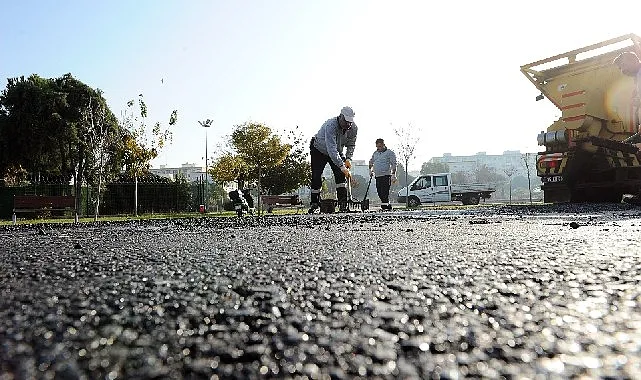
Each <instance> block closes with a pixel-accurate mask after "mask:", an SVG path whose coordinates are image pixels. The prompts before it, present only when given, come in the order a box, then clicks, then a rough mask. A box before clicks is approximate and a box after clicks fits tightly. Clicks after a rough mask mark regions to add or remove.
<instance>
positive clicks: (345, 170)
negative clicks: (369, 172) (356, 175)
mask: <svg viewBox="0 0 641 380" xmlns="http://www.w3.org/2000/svg"><path fill="white" fill-rule="evenodd" d="M341 171H342V172H343V174H344V175H345V178H352V173H350V172H349V169H347V167H345V166H343V167H342V168H341Z"/></svg>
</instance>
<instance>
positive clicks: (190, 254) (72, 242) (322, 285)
mask: <svg viewBox="0 0 641 380" xmlns="http://www.w3.org/2000/svg"><path fill="white" fill-rule="evenodd" d="M0 244H1V248H0V250H1V253H0V292H1V293H0V380H6V379H31V378H42V379H110V380H111V379H180V378H186V379H200V378H202V379H209V378H214V379H215V378H270V377H277V378H310V379H324V378H359V377H360V378H368V379H371V378H408V379H419V378H421V379H425V378H452V379H454V378H461V377H474V378H478V377H485V378H501V377H504V378H514V379H521V378H522V379H539V378H541V379H544V378H569V377H579V378H580V377H585V378H641V284H640V281H641V209H639V208H633V207H632V206H628V205H625V204H621V205H586V206H577V207H575V206H534V207H525V206H518V207H516V206H515V207H508V206H481V207H468V208H452V209H436V208H427V209H424V210H421V211H415V212H391V213H380V212H378V213H375V212H371V213H365V214H361V213H358V214H341V215H318V216H316V215H315V216H308V215H299V216H291V217H265V218H263V219H262V220H261V221H257V220H256V219H253V218H244V219H242V220H238V219H237V218H226V219H222V218H218V219H217V218H211V219H192V220H188V219H181V220H165V221H146V222H126V223H111V224H110V223H99V224H89V225H80V226H69V225H67V226H17V227H6V228H2V229H0Z"/></svg>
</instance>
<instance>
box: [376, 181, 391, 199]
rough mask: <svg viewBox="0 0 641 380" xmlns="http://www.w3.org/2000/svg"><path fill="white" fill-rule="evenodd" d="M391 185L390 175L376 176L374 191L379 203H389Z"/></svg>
mask: <svg viewBox="0 0 641 380" xmlns="http://www.w3.org/2000/svg"><path fill="white" fill-rule="evenodd" d="M391 186H392V176H391V175H383V176H380V177H376V192H377V193H378V197H379V198H381V203H383V204H387V203H389V189H390V187H391Z"/></svg>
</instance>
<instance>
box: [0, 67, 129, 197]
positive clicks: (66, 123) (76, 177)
mask: <svg viewBox="0 0 641 380" xmlns="http://www.w3.org/2000/svg"><path fill="white" fill-rule="evenodd" d="M0 110H1V114H2V119H3V121H2V122H1V123H0V144H2V146H0V152H2V153H0V173H1V174H2V176H3V177H4V176H6V175H7V174H8V173H20V172H28V173H46V174H47V175H49V176H52V175H54V176H58V177H59V178H60V179H61V181H62V182H68V181H70V180H71V179H73V182H74V186H75V191H74V192H75V194H80V193H81V192H80V188H81V186H82V184H83V183H84V181H85V178H86V179H87V180H88V181H89V182H92V181H93V180H94V179H96V178H98V177H97V176H96V175H95V168H96V162H97V160H98V159H99V157H97V156H96V150H95V149H94V147H95V145H96V136H98V135H100V136H114V135H118V134H119V126H118V123H117V122H116V121H115V117H113V114H112V112H111V111H110V110H109V108H108V107H107V105H106V101H105V99H104V98H103V97H102V93H101V92H100V90H94V89H92V88H90V87H89V86H87V85H85V84H84V83H82V82H81V81H79V80H77V79H75V78H74V77H73V76H71V74H66V75H63V76H62V77H60V78H55V79H46V78H41V77H39V76H38V75H35V74H34V75H31V76H30V77H29V78H27V79H25V78H24V77H19V78H11V79H9V80H8V83H7V87H6V88H5V89H4V90H3V92H2V95H1V96H0ZM88 114H91V115H93V116H95V117H96V119H94V121H96V120H97V117H98V114H100V115H101V116H100V118H101V120H102V121H101V122H100V123H95V122H94V123H92V122H90V119H91V118H90V117H87V115H88ZM97 128H98V129H100V131H97V130H96V129H97ZM120 147H121V146H120V144H119V141H118V139H109V140H107V139H105V140H104V144H102V148H103V149H104V152H111V153H115V152H117V151H119V149H120ZM104 158H105V157H104V156H103V166H102V172H103V174H108V175H116V173H117V172H118V170H119V168H118V165H117V163H116V161H115V160H113V159H106V160H104ZM92 184H93V183H92ZM77 202H80V197H77Z"/></svg>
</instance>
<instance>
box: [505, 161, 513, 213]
mask: <svg viewBox="0 0 641 380" xmlns="http://www.w3.org/2000/svg"><path fill="white" fill-rule="evenodd" d="M503 173H505V175H506V176H507V179H508V182H509V185H510V204H512V176H513V175H514V173H516V168H515V167H514V166H508V167H506V168H504V169H503Z"/></svg>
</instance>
